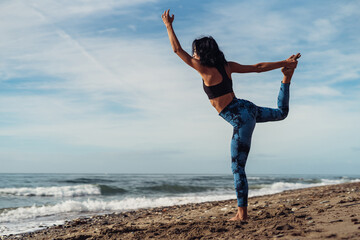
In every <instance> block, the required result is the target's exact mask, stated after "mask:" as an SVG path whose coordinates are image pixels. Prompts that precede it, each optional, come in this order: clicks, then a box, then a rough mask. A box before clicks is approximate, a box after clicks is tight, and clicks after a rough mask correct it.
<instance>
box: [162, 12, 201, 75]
mask: <svg viewBox="0 0 360 240" xmlns="http://www.w3.org/2000/svg"><path fill="white" fill-rule="evenodd" d="M169 11H170V9H169V10H167V11H165V12H164V13H163V14H162V15H161V18H162V20H163V22H164V24H165V26H166V29H167V33H168V36H169V40H170V44H171V47H172V49H173V51H174V53H176V54H177V55H178V56H179V57H180V58H181V59H182V60H183V61H184V62H185V63H186V64H188V65H189V66H190V67H192V68H194V69H195V70H197V71H198V72H200V73H201V72H203V71H204V67H203V66H202V65H201V63H200V61H199V60H197V59H195V58H193V57H191V56H190V55H189V54H188V53H187V52H186V51H185V50H184V49H182V47H181V45H180V42H179V40H178V39H177V37H176V35H175V32H174V29H173V26H172V22H173V21H174V15H172V16H171V17H170V15H169Z"/></svg>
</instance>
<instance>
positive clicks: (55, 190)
mask: <svg viewBox="0 0 360 240" xmlns="http://www.w3.org/2000/svg"><path fill="white" fill-rule="evenodd" d="M100 194H101V190H100V187H99V186H96V185H91V184H84V185H75V186H61V187H36V188H28V187H23V188H0V196H1V195H14V196H26V197H29V196H41V197H80V196H91V195H100Z"/></svg>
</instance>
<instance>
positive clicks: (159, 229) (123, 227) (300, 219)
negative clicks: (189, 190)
mask: <svg viewBox="0 0 360 240" xmlns="http://www.w3.org/2000/svg"><path fill="white" fill-rule="evenodd" d="M248 212H249V220H248V221H247V222H229V221H227V220H228V219H230V218H231V217H232V216H234V215H235V213H236V200H235V199H232V200H224V201H214V202H204V203H190V204H185V205H175V206H169V207H157V208H148V209H138V210H134V211H127V212H121V213H113V214H106V215H96V216H92V217H89V218H79V219H75V220H72V221H68V222H65V223H64V224H63V225H58V226H53V227H50V228H46V229H43V230H38V231H35V232H29V233H23V234H16V235H8V236H1V237H0V239H69V240H70V239H89V240H90V239H240V238H243V239H274V238H276V239H327V238H328V239H360V183H359V182H355V183H342V184H336V185H326V186H320V187H311V188H303V189H296V190H286V191H284V192H281V193H276V194H271V195H263V196H256V197H251V198H249V206H248Z"/></svg>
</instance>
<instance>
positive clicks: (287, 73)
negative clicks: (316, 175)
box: [281, 67, 295, 83]
mask: <svg viewBox="0 0 360 240" xmlns="http://www.w3.org/2000/svg"><path fill="white" fill-rule="evenodd" d="M294 71H295V68H285V67H283V68H282V69H281V72H282V73H283V74H284V78H283V81H282V82H283V83H290V82H291V78H292V75H293V74H294Z"/></svg>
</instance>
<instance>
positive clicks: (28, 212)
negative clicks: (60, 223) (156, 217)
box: [0, 194, 235, 223]
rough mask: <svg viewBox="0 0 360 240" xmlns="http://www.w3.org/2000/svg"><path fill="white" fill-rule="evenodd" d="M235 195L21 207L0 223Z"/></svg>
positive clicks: (8, 212) (7, 213)
mask: <svg viewBox="0 0 360 240" xmlns="http://www.w3.org/2000/svg"><path fill="white" fill-rule="evenodd" d="M234 197H235V194H229V195H217V196H216V195H213V196H182V197H160V198H148V197H137V198H130V197H129V198H125V199H122V200H112V201H104V200H90V199H88V200H87V201H75V200H67V201H63V202H60V203H58V204H55V205H52V206H49V205H43V206H35V205H34V206H31V207H19V208H16V209H11V210H5V211H4V212H3V213H1V214H0V223H11V222H17V221H21V220H26V219H36V218H40V217H49V216H55V215H61V214H69V213H73V214H75V215H76V214H77V213H82V214H86V213H89V214H90V213H91V214H96V213H103V212H112V211H116V212H117V211H126V210H133V209H139V208H150V207H160V206H173V205H183V204H187V203H199V202H206V201H221V200H226V199H231V198H234Z"/></svg>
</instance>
